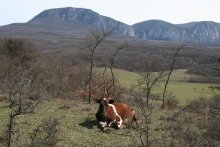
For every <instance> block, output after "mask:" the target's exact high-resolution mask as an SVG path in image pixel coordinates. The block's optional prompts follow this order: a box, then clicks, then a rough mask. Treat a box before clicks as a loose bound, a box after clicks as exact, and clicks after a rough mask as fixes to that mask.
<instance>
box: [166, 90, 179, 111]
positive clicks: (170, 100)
mask: <svg viewBox="0 0 220 147" xmlns="http://www.w3.org/2000/svg"><path fill="white" fill-rule="evenodd" d="M166 97H167V101H166V103H165V104H166V106H167V108H168V109H175V108H177V107H178V103H179V102H178V100H177V99H176V96H175V95H173V93H169V94H168V96H166Z"/></svg>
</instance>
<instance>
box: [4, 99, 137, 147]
mask: <svg viewBox="0 0 220 147" xmlns="http://www.w3.org/2000/svg"><path fill="white" fill-rule="evenodd" d="M64 105H65V106H67V105H68V106H69V108H65V109H64V108H63V106H64ZM5 106H6V103H3V102H0V111H1V114H0V120H1V121H0V133H1V134H2V133H3V130H4V128H5V126H6V124H7V120H8V115H9V111H8V109H7V108H6V107H5ZM97 109H98V104H96V103H92V104H90V105H88V104H87V103H83V102H79V101H73V100H70V99H69V100H61V99H54V100H45V101H43V102H42V103H41V104H40V105H39V106H38V107H37V109H36V110H35V113H33V114H27V115H24V116H18V117H17V119H16V121H17V127H19V131H20V133H21V134H20V135H21V136H20V139H19V140H18V142H16V144H12V146H17V144H19V145H20V146H29V145H28V144H29V143H30V138H29V135H30V133H31V132H32V131H33V130H34V129H35V128H36V126H37V125H38V124H40V121H41V120H42V119H44V118H48V117H56V118H59V120H60V121H59V125H58V126H59V138H60V141H59V143H58V144H57V146H65V147H72V146H109V147H110V146H112V147H113V146H131V145H132V144H133V143H134V141H135V140H133V137H135V136H137V133H138V132H137V131H136V130H134V129H122V130H117V131H116V130H115V129H110V131H109V132H108V133H103V132H102V131H101V130H100V129H99V128H98V127H97V121H96V118H95V113H96V111H97ZM136 139H137V137H136ZM0 146H2V144H1V142H0Z"/></svg>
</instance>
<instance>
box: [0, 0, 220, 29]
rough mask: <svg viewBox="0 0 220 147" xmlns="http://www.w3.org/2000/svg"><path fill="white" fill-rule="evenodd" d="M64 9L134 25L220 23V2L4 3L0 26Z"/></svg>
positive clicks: (87, 0)
mask: <svg viewBox="0 0 220 147" xmlns="http://www.w3.org/2000/svg"><path fill="white" fill-rule="evenodd" d="M60 7H79V8H89V9H92V10H94V11H96V12H98V13H99V14H101V15H105V16H109V17H111V18H114V19H116V20H119V21H122V22H124V23H127V24H130V25H131V24H134V23H137V22H141V21H145V20H149V19H161V20H164V21H168V22H171V23H175V24H176V23H186V22H190V21H202V20H210V21H216V22H220V0H0V26H1V25H6V24H10V23H14V22H27V21H28V20H30V19H31V18H33V17H34V16H35V15H37V14H39V13H40V12H41V11H43V10H45V9H50V8H60Z"/></svg>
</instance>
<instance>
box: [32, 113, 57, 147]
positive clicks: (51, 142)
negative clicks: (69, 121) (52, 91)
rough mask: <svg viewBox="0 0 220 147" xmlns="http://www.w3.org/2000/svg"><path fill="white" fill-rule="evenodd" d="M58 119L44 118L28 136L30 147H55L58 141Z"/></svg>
mask: <svg viewBox="0 0 220 147" xmlns="http://www.w3.org/2000/svg"><path fill="white" fill-rule="evenodd" d="M59 132H60V130H59V119H57V118H54V117H49V118H45V119H43V120H42V121H41V124H39V125H38V126H37V127H36V128H35V129H34V130H33V132H32V133H31V134H30V140H31V142H30V146H31V147H39V146H51V147H52V146H55V145H56V144H57V143H58V142H59V141H60V140H61V139H60V133H59Z"/></svg>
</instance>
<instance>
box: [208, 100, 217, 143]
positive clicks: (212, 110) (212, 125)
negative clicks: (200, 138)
mask: <svg viewBox="0 0 220 147" xmlns="http://www.w3.org/2000/svg"><path fill="white" fill-rule="evenodd" d="M219 122H220V98H219V96H215V97H213V98H212V99H211V101H210V105H209V113H208V126H207V134H208V135H209V136H210V137H211V138H212V139H215V140H218V141H220V123H219Z"/></svg>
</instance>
